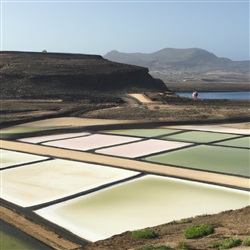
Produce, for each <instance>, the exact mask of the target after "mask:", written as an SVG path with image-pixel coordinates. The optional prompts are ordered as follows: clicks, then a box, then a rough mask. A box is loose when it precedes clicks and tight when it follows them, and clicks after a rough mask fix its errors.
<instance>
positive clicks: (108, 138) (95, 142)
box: [44, 134, 141, 151]
mask: <svg viewBox="0 0 250 250" xmlns="http://www.w3.org/2000/svg"><path fill="white" fill-rule="evenodd" d="M140 139H141V138H133V137H128V136H116V135H102V134H94V135H90V136H86V137H79V138H72V139H65V140H58V141H51V142H46V143H44V145H47V146H53V147H59V148H67V149H75V150H82V151H87V150H91V149H95V148H100V147H106V146H112V145H116V144H121V143H127V142H133V141H138V140H140Z"/></svg>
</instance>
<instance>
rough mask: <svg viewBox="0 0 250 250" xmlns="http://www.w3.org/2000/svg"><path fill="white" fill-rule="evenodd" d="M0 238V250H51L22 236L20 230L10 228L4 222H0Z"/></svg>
mask: <svg viewBox="0 0 250 250" xmlns="http://www.w3.org/2000/svg"><path fill="white" fill-rule="evenodd" d="M0 238H1V245H0V249H2V250H34V249H42V250H53V249H52V248H50V247H49V246H47V245H45V244H43V243H41V242H40V241H38V240H35V239H34V238H32V237H30V236H28V235H27V234H24V233H23V232H21V231H20V230H17V229H16V228H14V227H11V226H10V225H8V224H7V223H5V222H4V221H1V227H0Z"/></svg>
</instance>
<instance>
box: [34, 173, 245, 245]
mask: <svg viewBox="0 0 250 250" xmlns="http://www.w3.org/2000/svg"><path fill="white" fill-rule="evenodd" d="M215 194H216V195H215ZM247 205H249V194H248V192H246V191H238V190H233V189H229V188H222V187H219V186H213V185H207V184H202V183H195V182H191V181H184V180H178V179H174V178H166V177H159V176H153V175H148V176H145V177H142V178H139V179H136V180H133V181H129V182H126V183H123V184H120V185H117V186H114V187H112V188H107V189H105V190H102V191H99V192H95V193H92V194H88V195H85V196H82V197H78V198H76V199H72V200H69V201H66V202H63V203H60V204H57V205H53V206H50V207H47V208H43V209H40V210H37V211H36V212H37V213H38V214H39V215H40V216H42V217H44V218H46V219H48V220H50V221H52V222H53V223H56V224H58V225H60V226H62V227H64V228H66V229H68V230H69V231H71V232H73V233H74V234H76V235H78V236H80V237H82V238H85V239H88V240H90V241H97V240H101V239H105V238H108V237H110V236H112V235H114V234H118V233H122V232H124V231H127V230H137V229H141V228H146V227H150V226H156V225H160V224H163V223H167V222H170V221H173V220H178V219H181V218H186V217H190V216H196V215H201V214H212V213H218V212H221V211H224V210H228V209H236V208H241V207H244V206H247Z"/></svg>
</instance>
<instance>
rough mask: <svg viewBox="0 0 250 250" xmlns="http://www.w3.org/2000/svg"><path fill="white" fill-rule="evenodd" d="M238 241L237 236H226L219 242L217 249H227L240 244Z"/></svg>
mask: <svg viewBox="0 0 250 250" xmlns="http://www.w3.org/2000/svg"><path fill="white" fill-rule="evenodd" d="M240 243H241V240H240V239H238V238H228V239H225V240H224V241H223V242H222V243H221V245H220V247H219V249H228V248H232V247H237V246H239V245H240Z"/></svg>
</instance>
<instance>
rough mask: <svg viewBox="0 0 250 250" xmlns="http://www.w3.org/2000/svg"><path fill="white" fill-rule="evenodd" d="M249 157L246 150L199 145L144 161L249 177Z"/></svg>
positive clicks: (147, 158)
mask: <svg viewBox="0 0 250 250" xmlns="http://www.w3.org/2000/svg"><path fill="white" fill-rule="evenodd" d="M249 157H250V156H249V150H248V149H243V148H230V147H223V146H209V145H207V146H206V145H199V146H195V147H189V148H185V149H181V150H178V151H173V152H166V153H162V154H158V155H155V156H151V157H146V158H145V160H147V161H150V162H156V163H162V164H166V165H168V164H170V165H174V166H181V167H186V168H194V169H200V170H207V171H214V172H220V173H227V174H234V175H241V176H245V177H249V176H250V173H249V159H250V158H249Z"/></svg>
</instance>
